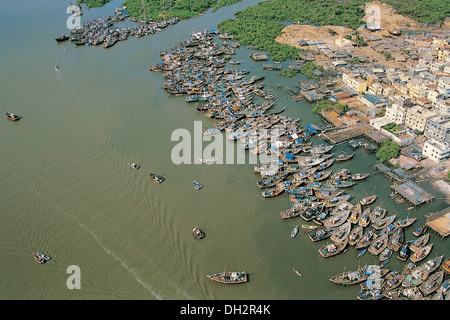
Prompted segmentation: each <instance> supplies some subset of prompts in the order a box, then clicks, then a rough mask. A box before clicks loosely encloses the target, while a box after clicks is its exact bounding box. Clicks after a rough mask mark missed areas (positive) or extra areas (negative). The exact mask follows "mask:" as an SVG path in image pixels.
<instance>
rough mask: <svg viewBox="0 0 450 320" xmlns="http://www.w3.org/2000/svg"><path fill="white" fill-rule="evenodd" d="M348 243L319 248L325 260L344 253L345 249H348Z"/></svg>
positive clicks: (345, 241)
mask: <svg viewBox="0 0 450 320" xmlns="http://www.w3.org/2000/svg"><path fill="white" fill-rule="evenodd" d="M347 244H348V241H347V240H344V241H342V242H339V243H335V242H333V243H330V244H327V245H324V246H323V247H321V248H319V249H318V251H319V254H320V255H321V256H322V257H324V258H329V257H333V256H335V255H337V254H339V253H341V252H342V251H344V249H345V247H347Z"/></svg>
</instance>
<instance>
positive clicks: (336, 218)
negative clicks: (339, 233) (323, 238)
mask: <svg viewBox="0 0 450 320" xmlns="http://www.w3.org/2000/svg"><path fill="white" fill-rule="evenodd" d="M349 215H350V210H344V211H341V212H339V213H337V214H335V215H331V216H330V217H328V218H327V219H325V220H324V221H323V226H324V227H325V228H332V227H339V226H340V225H341V224H343V223H344V222H345V221H347V218H348V216H349Z"/></svg>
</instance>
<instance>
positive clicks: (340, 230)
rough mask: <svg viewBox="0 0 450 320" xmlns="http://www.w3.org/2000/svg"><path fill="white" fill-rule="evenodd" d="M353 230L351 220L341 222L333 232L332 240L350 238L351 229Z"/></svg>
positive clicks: (338, 240)
mask: <svg viewBox="0 0 450 320" xmlns="http://www.w3.org/2000/svg"><path fill="white" fill-rule="evenodd" d="M351 230H352V224H351V223H350V222H348V221H347V222H345V223H343V224H341V225H340V226H339V227H337V228H336V230H334V231H333V233H332V234H331V237H330V240H331V241H333V242H342V241H344V240H348V236H349V234H350V231H351Z"/></svg>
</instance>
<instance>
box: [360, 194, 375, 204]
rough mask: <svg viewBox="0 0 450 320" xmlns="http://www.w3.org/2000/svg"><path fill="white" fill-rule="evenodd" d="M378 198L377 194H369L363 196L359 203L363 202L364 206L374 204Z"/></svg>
mask: <svg viewBox="0 0 450 320" xmlns="http://www.w3.org/2000/svg"><path fill="white" fill-rule="evenodd" d="M376 199H377V196H376V195H373V196H367V197H364V198H362V199H361V200H360V201H359V203H361V205H362V206H368V205H369V204H372V203H373V202H374V201H375V200H376Z"/></svg>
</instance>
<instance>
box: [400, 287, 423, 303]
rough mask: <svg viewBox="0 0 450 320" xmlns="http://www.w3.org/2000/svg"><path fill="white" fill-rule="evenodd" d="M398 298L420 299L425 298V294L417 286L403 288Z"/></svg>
mask: <svg viewBox="0 0 450 320" xmlns="http://www.w3.org/2000/svg"><path fill="white" fill-rule="evenodd" d="M398 298H399V299H400V300H420V299H422V298H423V295H422V293H421V292H420V290H419V288H417V287H410V288H401V290H400V291H399V293H398Z"/></svg>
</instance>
